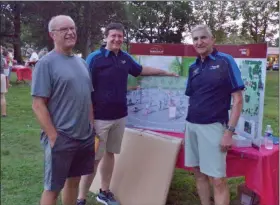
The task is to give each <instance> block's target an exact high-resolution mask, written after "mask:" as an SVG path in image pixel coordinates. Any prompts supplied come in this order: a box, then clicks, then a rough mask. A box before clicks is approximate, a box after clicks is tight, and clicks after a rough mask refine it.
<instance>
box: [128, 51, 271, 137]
mask: <svg viewBox="0 0 280 205" xmlns="http://www.w3.org/2000/svg"><path fill="white" fill-rule="evenodd" d="M133 58H134V59H135V60H136V61H137V62H138V63H140V64H141V65H144V66H151V67H155V68H159V69H163V70H166V71H169V72H175V73H177V74H179V77H178V78H176V77H138V78H134V77H132V76H129V78H128V95H127V98H128V108H129V110H128V112H129V115H128V125H131V126H132V125H137V127H142V128H145V129H153V130H161V131H162V130H166V131H172V132H183V131H184V126H185V117H186V115H187V112H188V111H187V107H188V98H187V97H186V96H185V93H184V92H185V89H186V80H187V78H188V72H189V67H190V65H191V64H192V63H194V61H195V59H196V58H195V57H182V56H148V55H143V56H141V55H134V56H133ZM235 61H236V63H237V65H238V67H239V69H240V71H241V77H242V80H243V82H244V84H245V90H244V92H243V99H244V103H243V109H242V114H241V117H240V119H239V122H238V125H237V128H236V131H237V133H238V134H240V135H242V136H245V137H248V138H255V137H259V136H260V135H261V134H262V117H263V102H264V85H265V75H266V67H265V66H266V59H265V58H264V59H254V58H253V59H249V58H248V59H247V58H235ZM174 113H175V114H174ZM229 114H230V111H229Z"/></svg>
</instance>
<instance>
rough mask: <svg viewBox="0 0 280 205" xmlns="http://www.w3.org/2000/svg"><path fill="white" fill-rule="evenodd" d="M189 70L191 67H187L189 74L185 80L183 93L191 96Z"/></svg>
mask: <svg viewBox="0 0 280 205" xmlns="http://www.w3.org/2000/svg"><path fill="white" fill-rule="evenodd" d="M190 70H191V69H189V76H188V78H187V80H186V92H185V95H186V96H191V95H192V90H191V81H190V79H191V78H190V74H191V72H190Z"/></svg>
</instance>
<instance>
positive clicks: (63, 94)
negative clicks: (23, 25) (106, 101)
mask: <svg viewBox="0 0 280 205" xmlns="http://www.w3.org/2000/svg"><path fill="white" fill-rule="evenodd" d="M91 92H93V88H92V82H91V77H90V75H89V71H88V68H87V64H86V62H85V61H84V60H83V59H82V58H80V57H78V56H66V55H63V54H60V53H58V52H56V51H51V52H50V53H48V54H47V55H45V56H44V58H42V59H40V60H39V61H38V62H37V63H36V66H35V69H34V71H33V74H32V88H31V94H32V96H38V97H45V98H48V104H47V107H48V111H49V113H50V116H51V120H52V122H53V124H54V126H55V128H56V130H57V132H58V133H59V134H63V135H66V136H68V137H70V138H74V139H79V140H85V139H88V138H89V137H93V127H92V126H91V125H90V120H89V112H90V106H92V102H91ZM43 134H44V133H43Z"/></svg>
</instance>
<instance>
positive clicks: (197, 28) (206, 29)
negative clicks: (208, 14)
mask: <svg viewBox="0 0 280 205" xmlns="http://www.w3.org/2000/svg"><path fill="white" fill-rule="evenodd" d="M198 30H204V31H206V32H207V34H208V35H209V36H210V37H213V34H212V31H211V29H210V28H209V26H207V25H203V24H201V25H197V26H195V27H194V28H193V29H192V30H191V34H192V35H193V33H194V32H195V31H198Z"/></svg>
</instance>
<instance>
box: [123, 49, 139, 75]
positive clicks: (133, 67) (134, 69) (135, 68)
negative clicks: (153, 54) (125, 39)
mask: <svg viewBox="0 0 280 205" xmlns="http://www.w3.org/2000/svg"><path fill="white" fill-rule="evenodd" d="M126 55H127V56H128V59H129V61H130V68H129V71H128V72H129V74H130V75H132V76H134V77H137V76H139V75H140V74H141V72H142V69H143V68H142V66H141V65H140V64H139V63H137V62H136V61H135V60H134V58H133V57H132V56H131V55H129V54H128V53H126Z"/></svg>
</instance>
